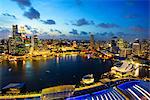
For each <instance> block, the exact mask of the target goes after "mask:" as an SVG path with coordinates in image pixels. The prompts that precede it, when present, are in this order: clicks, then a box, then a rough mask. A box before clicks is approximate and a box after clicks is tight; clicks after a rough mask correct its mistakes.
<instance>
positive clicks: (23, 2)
mask: <svg viewBox="0 0 150 100" xmlns="http://www.w3.org/2000/svg"><path fill="white" fill-rule="evenodd" d="M12 1H15V2H17V4H18V5H19V7H20V8H21V9H24V8H25V7H30V6H31V2H30V0H12Z"/></svg>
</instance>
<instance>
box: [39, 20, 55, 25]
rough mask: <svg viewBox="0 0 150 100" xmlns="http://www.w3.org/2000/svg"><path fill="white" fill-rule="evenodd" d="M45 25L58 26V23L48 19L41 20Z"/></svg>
mask: <svg viewBox="0 0 150 100" xmlns="http://www.w3.org/2000/svg"><path fill="white" fill-rule="evenodd" d="M40 21H41V22H42V23H43V24H48V25H52V24H56V22H55V21H54V20H51V19H48V20H46V21H45V20H40Z"/></svg>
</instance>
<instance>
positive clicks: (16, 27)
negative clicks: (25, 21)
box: [12, 25, 18, 38]
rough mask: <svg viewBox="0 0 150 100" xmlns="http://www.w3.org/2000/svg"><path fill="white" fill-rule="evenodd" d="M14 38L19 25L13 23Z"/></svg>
mask: <svg viewBox="0 0 150 100" xmlns="http://www.w3.org/2000/svg"><path fill="white" fill-rule="evenodd" d="M12 33H13V38H15V36H16V35H17V34H18V25H12Z"/></svg>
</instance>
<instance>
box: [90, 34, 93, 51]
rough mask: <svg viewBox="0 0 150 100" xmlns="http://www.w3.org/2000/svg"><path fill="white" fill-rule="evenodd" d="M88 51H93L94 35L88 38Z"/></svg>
mask: <svg viewBox="0 0 150 100" xmlns="http://www.w3.org/2000/svg"><path fill="white" fill-rule="evenodd" d="M90 49H94V35H92V34H91V36H90Z"/></svg>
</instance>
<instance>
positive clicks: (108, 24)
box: [97, 23, 119, 28]
mask: <svg viewBox="0 0 150 100" xmlns="http://www.w3.org/2000/svg"><path fill="white" fill-rule="evenodd" d="M97 26H98V27H102V28H117V27H119V25H117V24H112V23H100V24H98V25H97Z"/></svg>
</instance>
